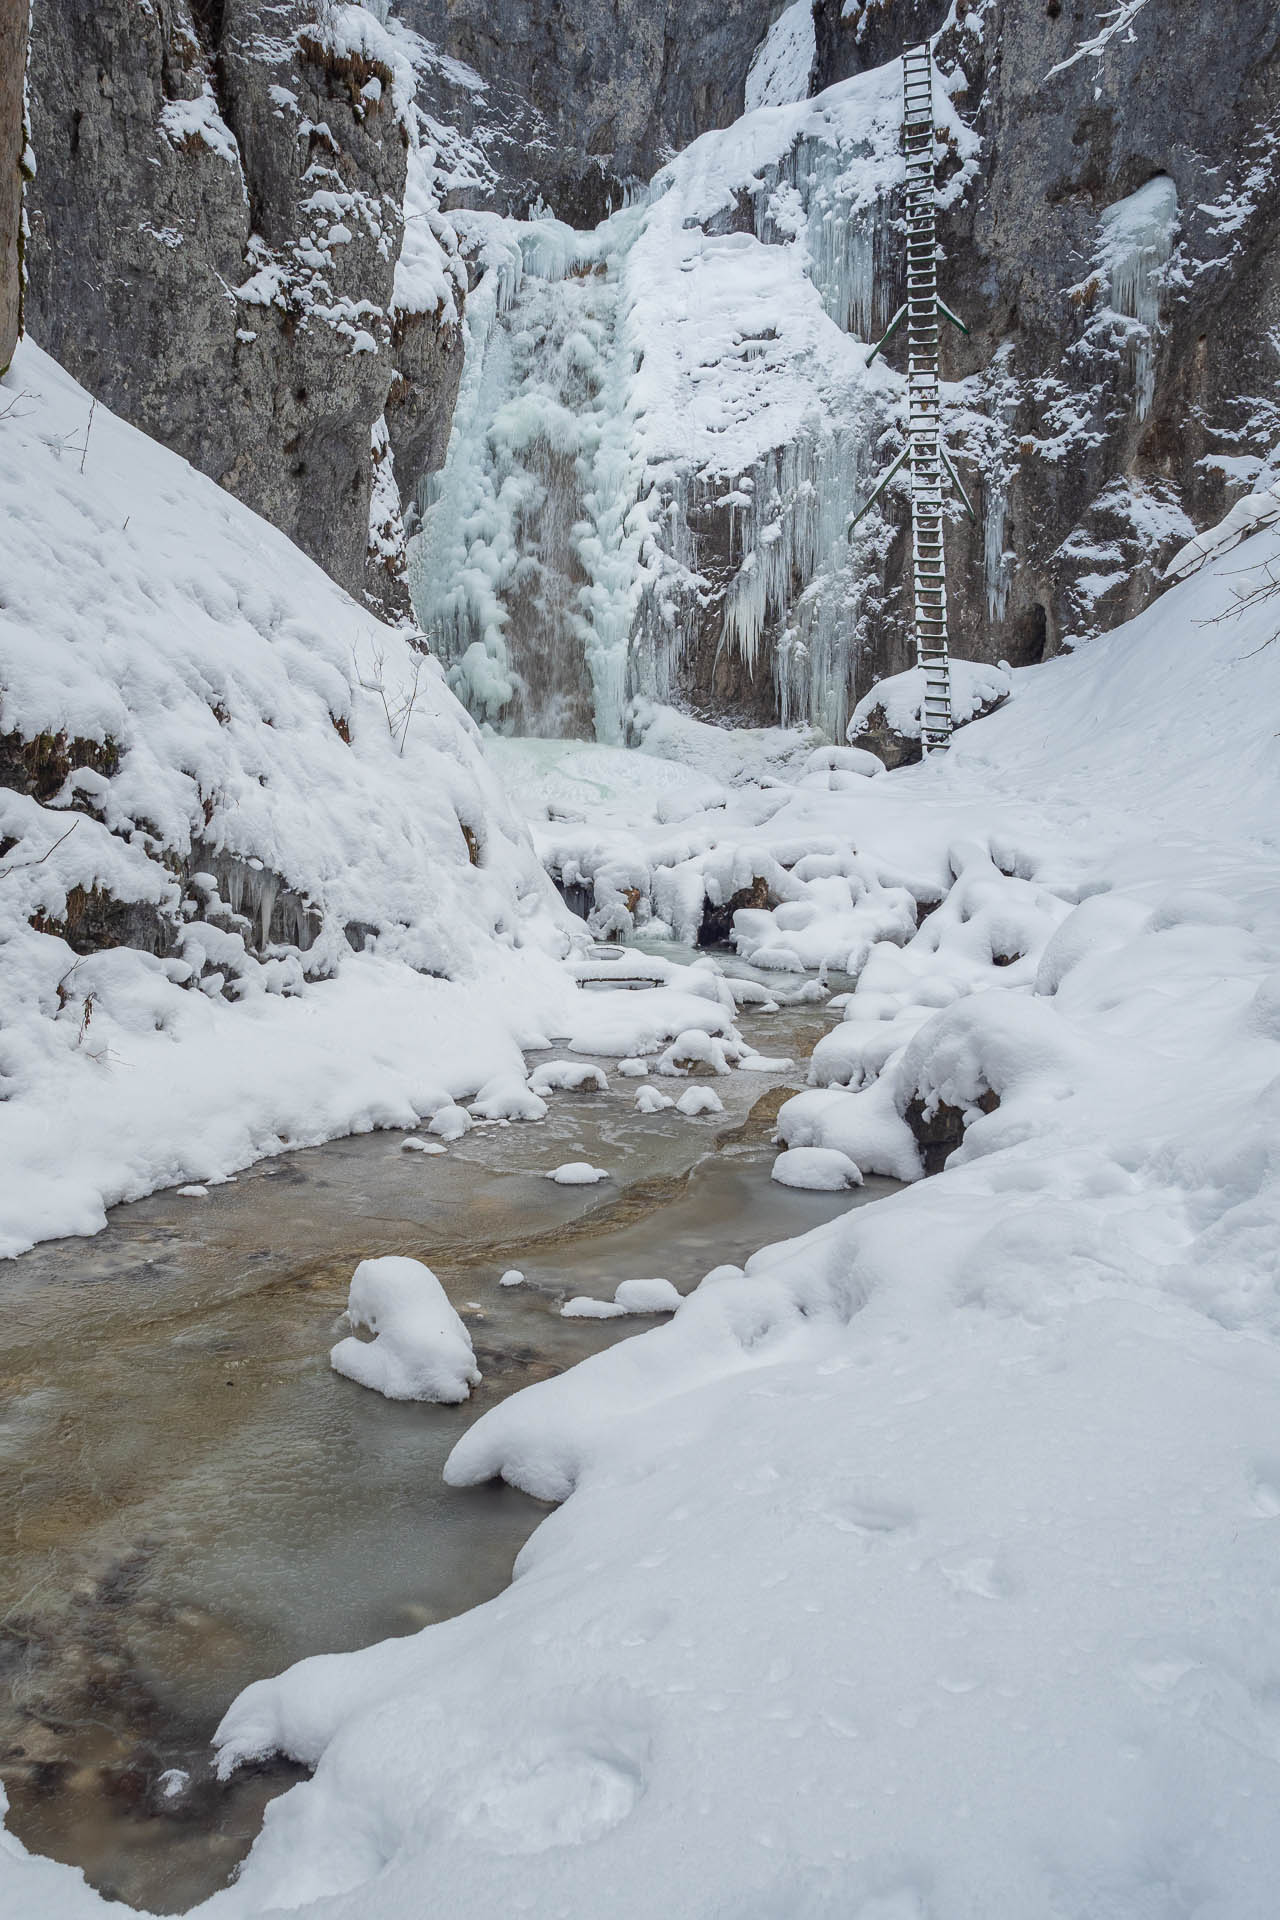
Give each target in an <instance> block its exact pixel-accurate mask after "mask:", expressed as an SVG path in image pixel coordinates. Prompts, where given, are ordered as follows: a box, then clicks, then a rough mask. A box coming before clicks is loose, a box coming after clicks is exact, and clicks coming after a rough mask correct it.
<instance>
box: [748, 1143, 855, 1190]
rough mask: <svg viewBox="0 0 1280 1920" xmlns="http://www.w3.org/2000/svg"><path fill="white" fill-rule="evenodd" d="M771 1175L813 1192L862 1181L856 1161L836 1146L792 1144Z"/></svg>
mask: <svg viewBox="0 0 1280 1920" xmlns="http://www.w3.org/2000/svg"><path fill="white" fill-rule="evenodd" d="M770 1178H771V1179H774V1180H776V1181H777V1183H778V1185H779V1186H780V1187H801V1188H803V1189H805V1190H806V1191H807V1192H810V1193H840V1192H842V1191H843V1189H844V1188H845V1187H860V1186H861V1185H862V1175H861V1174H860V1173H859V1171H858V1169H857V1168H856V1167H855V1166H854V1164H853V1161H852V1160H851V1159H850V1158H849V1156H848V1154H847V1153H841V1152H840V1151H839V1149H838V1148H836V1147H790V1148H788V1149H787V1151H786V1152H784V1153H780V1154H779V1155H778V1157H777V1159H776V1160H775V1161H774V1163H773V1171H772V1174H771V1175H770Z"/></svg>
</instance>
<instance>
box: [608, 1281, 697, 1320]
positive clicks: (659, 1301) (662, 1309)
mask: <svg viewBox="0 0 1280 1920" xmlns="http://www.w3.org/2000/svg"><path fill="white" fill-rule="evenodd" d="M613 1298H614V1304H615V1305H616V1306H619V1307H622V1308H623V1309H624V1310H625V1311H626V1312H627V1313H674V1312H675V1310H676V1308H677V1307H678V1306H680V1305H681V1303H682V1301H683V1298H684V1296H683V1294H681V1293H678V1292H677V1291H676V1289H675V1288H674V1287H673V1286H672V1284H671V1282H670V1281H669V1280H620V1281H619V1282H618V1285H617V1286H616V1287H615V1289H614V1294H613Z"/></svg>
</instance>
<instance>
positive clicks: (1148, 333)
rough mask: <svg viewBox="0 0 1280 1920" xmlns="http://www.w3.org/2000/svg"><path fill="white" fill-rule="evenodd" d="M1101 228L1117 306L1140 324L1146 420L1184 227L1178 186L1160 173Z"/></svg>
mask: <svg viewBox="0 0 1280 1920" xmlns="http://www.w3.org/2000/svg"><path fill="white" fill-rule="evenodd" d="M1098 226H1099V239H1098V253H1097V260H1098V266H1099V269H1100V270H1101V272H1103V273H1104V274H1105V275H1106V279H1107V292H1108V299H1109V301H1110V304H1111V307H1112V309H1113V310H1114V311H1115V312H1116V313H1118V314H1122V315H1124V316H1125V317H1126V318H1128V319H1131V320H1134V321H1136V323H1137V325H1136V327H1135V329H1134V331H1133V333H1132V336H1131V340H1130V356H1131V363H1132V366H1133V382H1134V411H1135V413H1136V414H1137V417H1138V419H1139V420H1145V419H1146V417H1147V415H1148V413H1150V411H1151V402H1152V400H1153V399H1154V398H1155V390H1156V375H1155V348H1156V334H1157V331H1158V329H1159V325H1160V296H1161V293H1162V291H1163V288H1164V278H1165V275H1164V270H1165V268H1166V267H1167V265H1168V263H1169V259H1170V256H1171V254H1172V253H1173V243H1174V240H1175V238H1176V235H1177V231H1178V189H1177V187H1176V186H1175V185H1174V183H1173V181H1172V180H1171V179H1170V178H1169V176H1168V174H1164V173H1158V174H1157V175H1156V176H1155V178H1154V179H1153V180H1148V182H1147V184H1146V186H1145V187H1139V189H1138V191H1137V192H1136V193H1131V194H1129V195H1128V197H1127V198H1126V199H1124V200H1117V201H1116V202H1115V204H1114V205H1113V206H1110V207H1108V208H1107V209H1106V211H1105V212H1104V213H1103V214H1102V216H1101V218H1100V220H1099V222H1098Z"/></svg>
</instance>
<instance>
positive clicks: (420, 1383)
mask: <svg viewBox="0 0 1280 1920" xmlns="http://www.w3.org/2000/svg"><path fill="white" fill-rule="evenodd" d="M347 1318H348V1320H349V1321H350V1322H351V1325H352V1326H353V1327H355V1328H363V1329H365V1330H366V1331H367V1332H369V1333H371V1334H372V1335H373V1339H372V1340H359V1339H357V1338H356V1337H355V1335H354V1334H352V1335H351V1336H349V1337H348V1338H347V1339H345V1340H340V1341H339V1342H338V1344H337V1346H336V1347H334V1348H333V1350H332V1352H331V1353H330V1355H329V1364H330V1366H331V1367H332V1368H333V1370H334V1372H335V1373H341V1374H345V1375H346V1377H347V1379H349V1380H355V1381H357V1382H358V1383H359V1384H360V1385H361V1386H362V1387H372V1389H373V1391H374V1392H375V1393H381V1394H385V1395H386V1397H387V1399H388V1400H440V1401H446V1402H457V1401H459V1400H465V1399H466V1398H467V1396H468V1394H469V1393H470V1392H471V1389H472V1387H474V1386H476V1385H477V1384H478V1383H479V1380H480V1369H479V1368H478V1367H477V1365H476V1357H475V1353H474V1351H473V1349H472V1345H471V1335H470V1334H469V1333H468V1331H467V1328H466V1325H465V1323H464V1322H463V1321H462V1320H461V1319H460V1318H459V1316H458V1315H457V1313H455V1311H454V1309H453V1308H452V1306H450V1304H449V1297H448V1295H447V1294H446V1293H445V1290H444V1288H443V1287H442V1286H441V1285H440V1282H439V1281H438V1280H437V1278H436V1276H435V1274H434V1273H432V1271H431V1269H430V1267H428V1266H424V1264H423V1263H422V1261H421V1260H410V1259H406V1258H405V1257H403V1256H401V1255H394V1254H392V1255H387V1256H385V1257H383V1258H382V1259H378V1260H362V1261H361V1262H360V1265H359V1266H358V1267H357V1268H356V1270H355V1273H354V1274H353V1275H352V1278H351V1291H350V1295H349V1298H348V1301H347Z"/></svg>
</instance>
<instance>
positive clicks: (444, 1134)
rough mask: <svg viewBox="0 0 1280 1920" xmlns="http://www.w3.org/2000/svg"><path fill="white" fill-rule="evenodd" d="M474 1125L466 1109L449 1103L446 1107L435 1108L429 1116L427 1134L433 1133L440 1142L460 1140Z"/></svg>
mask: <svg viewBox="0 0 1280 1920" xmlns="http://www.w3.org/2000/svg"><path fill="white" fill-rule="evenodd" d="M474 1125H475V1121H474V1120H473V1119H472V1118H471V1115H470V1114H469V1113H468V1112H467V1110H466V1108H465V1107H459V1106H455V1105H454V1104H453V1102H452V1101H451V1102H450V1103H449V1104H448V1106H444V1107H437V1109H436V1111H435V1112H434V1113H433V1114H432V1116H431V1121H430V1124H429V1126H428V1127H427V1132H428V1133H434V1134H435V1135H436V1137H437V1138H438V1139H440V1140H461V1138H462V1136H463V1134H464V1133H467V1132H469V1130H470V1129H471V1128H472V1127H473V1126H474Z"/></svg>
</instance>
